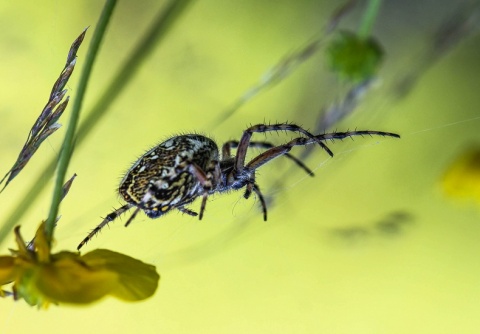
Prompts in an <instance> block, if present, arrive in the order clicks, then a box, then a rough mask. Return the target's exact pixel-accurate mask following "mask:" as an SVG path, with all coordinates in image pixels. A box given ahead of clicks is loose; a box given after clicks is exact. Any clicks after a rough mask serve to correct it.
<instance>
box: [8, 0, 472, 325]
mask: <svg viewBox="0 0 480 334" xmlns="http://www.w3.org/2000/svg"><path fill="white" fill-rule="evenodd" d="M165 4H166V2H165V1H147V0H144V1H122V2H119V4H118V5H117V8H116V10H115V13H114V16H113V18H112V22H111V25H110V27H109V29H108V33H107V35H106V39H105V42H104V44H103V46H102V49H101V52H100V54H99V57H98V60H97V62H96V64H95V68H94V72H93V74H92V78H91V81H90V84H89V87H88V92H87V96H86V100H85V103H84V109H83V110H84V111H85V112H86V113H88V111H89V109H90V108H91V106H92V105H93V104H94V103H95V101H97V100H98V99H99V98H100V97H101V94H102V93H103V92H104V90H105V87H106V86H107V85H108V84H109V83H110V81H111V80H112V78H113V76H114V74H115V73H116V72H117V71H118V69H119V68H120V67H121V66H122V64H123V62H124V61H125V59H126V58H127V57H128V55H129V53H130V52H131V50H132V48H133V47H134V46H135V45H136V43H137V42H138V40H139V38H140V36H142V34H143V32H144V31H145V30H146V29H147V27H148V26H149V24H150V23H151V22H152V21H153V20H154V18H155V17H156V15H158V13H159V12H160V11H161V9H162V8H163V7H164V6H165ZM362 4H363V3H362V2H360V4H359V5H358V6H357V7H356V8H355V9H353V10H352V12H351V13H349V14H348V15H346V17H345V18H344V19H343V20H342V22H341V23H340V26H341V27H342V28H343V29H351V30H355V29H357V28H358V26H359V20H360V18H361V13H362ZM462 4H467V5H472V4H473V5H475V2H473V1H471V2H468V1H465V2H462V1H458V2H455V3H453V2H451V1H427V0H422V1H385V2H384V3H383V5H382V8H381V12H380V15H379V17H378V20H377V22H376V24H375V28H374V35H375V36H376V37H377V39H378V40H379V41H380V43H381V44H382V45H383V47H384V50H385V54H386V58H385V61H384V64H383V67H382V69H381V71H380V72H379V79H378V80H377V82H376V84H375V87H373V88H372V89H371V90H369V92H368V94H367V95H366V96H365V97H364V98H363V99H362V100H361V103H360V105H359V106H358V108H357V109H356V110H355V112H354V113H352V115H350V116H349V117H347V118H345V119H344V120H342V121H341V122H339V123H337V124H335V125H334V127H333V128H332V129H333V130H334V129H335V128H336V129H338V130H346V129H347V128H349V129H353V128H358V129H370V130H384V131H391V132H397V133H400V134H401V135H402V139H400V140H395V139H392V138H365V139H362V138H356V139H355V140H354V141H351V140H348V141H344V142H335V143H333V144H332V145H330V148H331V149H332V150H333V151H334V153H335V154H336V155H335V157H334V158H333V159H331V158H329V157H328V156H326V154H325V153H324V152H323V151H321V150H320V149H315V150H313V151H312V152H311V154H310V155H309V156H308V158H307V159H306V163H307V164H308V165H309V166H310V167H311V168H312V169H314V171H315V174H316V176H315V178H310V177H308V176H307V175H304V173H303V172H302V171H301V170H299V169H296V168H292V165H291V163H290V161H288V160H286V159H277V161H274V162H272V163H271V164H268V165H266V166H265V167H263V168H262V169H261V170H260V172H259V175H258V177H257V180H258V182H259V184H260V186H261V188H262V190H263V192H264V194H265V195H266V197H267V199H268V201H269V220H268V222H263V220H262V217H261V211H260V209H259V203H258V201H256V200H255V199H254V198H253V197H252V198H251V199H249V200H248V201H246V200H244V199H243V196H242V195H243V193H242V192H234V193H231V194H227V195H220V196H218V195H217V196H213V197H211V198H210V199H209V202H208V204H207V211H206V213H205V217H204V220H202V221H198V220H197V219H196V218H194V217H190V216H186V215H182V214H180V213H176V212H175V213H171V214H169V215H167V216H165V217H163V218H162V219H159V220H150V219H148V218H147V217H146V216H144V215H143V214H142V215H139V217H138V218H137V219H136V220H135V221H134V223H132V225H131V226H129V227H128V229H125V228H124V227H123V224H122V222H125V218H123V219H120V221H118V222H115V223H112V224H110V226H109V228H106V229H105V230H104V231H103V232H102V233H101V234H100V235H99V236H98V237H96V238H94V240H92V241H91V242H90V243H89V244H88V245H87V246H86V247H85V251H88V250H92V249H95V248H109V249H112V250H116V251H119V252H122V253H125V254H128V255H131V256H133V257H136V258H139V259H141V260H143V261H145V262H148V263H152V264H154V265H155V266H157V269H158V271H159V272H160V274H161V276H162V278H161V283H160V288H159V290H158V291H157V293H156V294H155V295H154V296H153V297H152V298H150V299H149V300H147V301H145V302H140V303H135V304H129V303H123V302H121V301H118V300H115V299H111V298H106V299H104V300H102V301H100V302H98V303H96V304H94V305H92V306H88V307H80V308H78V307H73V306H66V305H61V306H51V307H50V308H49V309H48V310H47V311H38V310H36V309H35V308H30V307H29V306H28V305H27V304H26V303H24V302H23V301H21V302H18V303H14V302H12V301H11V300H1V303H0V332H1V333H27V332H28V333H32V332H37V333H47V332H48V333H65V332H69V333H85V332H98V333H114V332H115V333H119V332H121V333H128V332H133V331H136V332H141V333H159V332H162V333H246V332H249V333H257V332H258V333H320V332H322V333H454V332H455V333H459V332H461V333H476V332H478V328H480V318H479V317H478V314H479V312H480V304H479V300H480V264H479V261H478V256H479V254H480V242H479V240H480V221H479V218H480V212H479V206H478V205H479V203H478V200H475V198H474V195H473V194H470V193H467V194H466V195H465V196H464V197H463V198H459V196H457V195H458V194H456V193H455V192H451V191H450V192H448V191H445V190H444V186H443V185H444V183H445V181H444V175H445V173H446V171H447V170H449V168H450V166H451V165H452V164H453V163H454V162H455V161H456V160H457V159H458V157H459V156H461V155H462V154H464V153H465V152H468V151H469V150H475V149H476V148H478V146H479V145H480V114H479V102H480V97H479V95H478V77H479V74H480V62H479V59H480V48H479V47H480V37H479V36H478V26H475V24H477V23H476V22H478V6H477V7H475V6H473V7H462ZM102 5H103V3H102V2H101V1H68V2H62V1H58V0H46V1H43V2H42V4H41V5H40V4H39V3H38V2H36V1H27V0H18V1H15V2H13V1H3V2H1V3H0V28H1V29H0V48H1V52H0V60H1V61H0V85H1V86H0V91H1V93H0V96H1V102H0V120H1V125H2V127H1V129H2V131H0V152H2V154H1V159H0V167H1V172H2V173H4V172H5V173H6V172H7V171H8V169H9V168H10V166H11V165H12V164H13V162H14V161H15V159H16V157H17V154H18V152H19V150H20V149H21V147H22V146H23V143H24V141H25V139H26V136H27V134H28V131H29V130H30V127H31V125H32V124H33V122H34V120H35V119H36V117H37V116H38V114H39V112H40V111H41V109H42V108H43V106H44V104H45V102H46V100H47V97H48V94H49V92H50V89H51V86H52V84H53V82H54V81H55V79H56V78H57V76H58V74H59V72H60V70H61V69H62V67H63V65H64V61H65V58H66V54H67V51H68V48H69V47H70V44H71V42H72V41H73V40H74V39H75V37H76V36H78V34H79V33H80V32H81V31H82V30H83V29H84V28H85V27H86V26H91V28H90V29H92V31H93V28H94V25H95V22H96V20H97V19H98V16H99V14H100V11H101V8H102ZM338 5H339V2H337V1H312V0H310V1H308V0H304V1H287V0H281V1H276V2H271V1H253V0H247V1H241V2H234V1H219V0H208V1H201V2H194V3H193V4H192V5H191V6H190V7H189V8H188V10H187V11H186V12H185V13H184V14H183V15H182V16H181V17H180V18H179V19H178V21H177V22H176V24H175V25H174V26H173V28H172V29H171V31H170V32H169V34H168V35H167V36H166V37H165V39H164V40H162V42H161V43H159V44H158V45H157V46H156V47H155V48H154V51H153V52H152V53H151V54H150V56H149V57H148V59H147V60H146V61H145V62H144V63H143V65H142V66H141V68H140V69H139V71H138V72H137V73H136V75H135V76H134V77H133V79H132V80H131V81H130V82H129V84H128V86H127V87H126V89H125V90H124V91H123V93H122V94H121V95H120V96H119V97H118V98H117V99H116V100H115V101H114V103H113V104H111V105H110V106H109V111H108V114H107V115H106V116H105V117H104V118H103V119H102V120H100V121H99V122H98V124H96V125H95V128H94V130H93V131H92V132H91V133H90V134H89V136H88V137H87V139H86V140H85V141H84V142H82V145H81V146H80V147H78V149H77V150H76V151H75V152H74V156H73V160H72V162H71V165H70V168H69V175H71V174H73V173H77V174H78V177H77V179H76V180H75V182H74V184H73V186H72V188H71V190H70V193H69V194H68V196H67V198H66V199H65V200H64V202H63V204H62V206H61V216H62V218H61V220H60V222H59V225H58V228H57V230H56V234H55V238H56V245H55V250H57V251H58V250H61V249H68V250H74V249H75V248H76V246H77V244H78V243H79V242H80V241H81V240H82V239H83V238H84V236H85V235H86V233H88V231H89V230H90V229H91V228H93V227H94V226H96V224H98V223H99V222H100V220H101V218H100V217H101V216H104V215H106V214H107V213H109V212H110V211H111V209H112V208H113V207H118V206H120V205H121V203H122V202H121V200H120V198H119V197H118V195H117V193H116V187H117V185H118V182H119V181H120V179H121V177H122V175H123V174H124V172H125V171H126V170H127V169H128V167H129V166H130V164H131V163H132V162H133V161H134V160H135V159H136V158H137V157H138V156H139V155H141V154H142V152H144V151H145V150H147V149H148V148H150V147H151V146H153V145H155V144H156V143H159V142H161V141H162V140H164V139H166V138H168V137H169V136H172V135H174V134H178V133H185V132H192V131H195V132H201V133H205V134H208V135H209V136H212V137H213V138H215V140H216V141H217V142H218V143H222V142H224V141H226V140H230V139H238V138H239V137H240V135H241V132H242V130H243V129H244V128H246V127H247V126H248V125H249V124H256V123H263V122H264V121H267V122H276V121H280V122H282V121H287V120H288V121H291V122H294V123H297V124H301V125H303V126H305V127H307V128H310V129H314V128H315V124H317V122H318V119H319V117H320V115H321V111H322V110H324V108H328V106H331V105H332V103H334V102H335V101H337V102H338V101H341V100H342V99H343V98H344V96H345V93H346V85H345V83H342V82H341V81H339V80H338V78H337V77H336V76H335V75H334V74H332V73H331V72H330V71H329V70H328V69H327V66H326V62H325V54H324V52H323V50H320V51H319V52H318V53H317V54H316V55H314V56H313V57H311V58H310V59H309V60H308V61H306V62H305V63H304V64H302V65H300V66H298V68H296V70H295V71H294V72H293V73H291V74H290V75H289V76H288V77H287V78H285V79H284V80H283V81H282V82H280V83H279V84H278V85H276V86H275V87H272V88H271V89H268V90H266V91H264V92H262V93H261V94H260V95H259V96H257V97H256V98H254V99H252V100H251V101H249V102H248V103H246V104H245V105H244V106H242V107H241V108H240V109H238V111H237V112H236V113H234V114H233V116H232V117H230V118H228V119H226V120H225V121H223V122H222V123H219V122H218V121H217V120H218V119H219V117H221V115H222V113H224V112H225V111H226V110H228V109H229V108H230V107H231V106H232V105H233V104H234V103H235V101H236V100H237V99H238V98H239V97H240V96H242V94H243V93H244V92H245V91H247V90H248V89H249V88H251V87H252V86H254V85H255V84H256V83H257V82H258V81H259V80H260V79H261V76H262V74H263V73H265V71H266V70H267V69H269V68H271V67H272V66H274V65H275V64H276V63H278V62H279V61H280V60H281V59H282V58H284V57H286V56H288V55H289V54H291V53H292V52H294V51H295V50H298V48H300V47H301V46H304V45H305V44H306V43H307V42H308V41H310V40H312V38H319V37H321V36H322V35H321V34H322V29H323V27H324V25H325V24H326V22H327V21H328V19H329V17H330V16H331V15H332V13H333V12H334V10H335V8H336V7H337V6H338ZM363 5H364V4H363ZM465 8H469V9H465ZM475 12H476V13H477V14H475ZM456 13H457V14H458V13H459V14H458V15H457V14H456ZM474 15H476V16H474ZM472 17H473V19H472ZM449 18H450V19H449ZM445 20H446V21H447V22H454V23H455V22H457V23H458V22H469V25H466V26H467V28H466V30H465V31H463V30H461V29H460V31H462V33H460V35H459V36H460V37H458V38H457V39H456V40H455V39H454V40H455V41H457V40H458V43H456V44H455V43H453V44H452V46H451V47H450V48H449V49H448V52H446V51H445V52H443V51H442V52H440V51H438V52H433V53H432V52H431V45H432V43H433V42H432V41H433V36H434V35H435V32H436V31H438V29H439V27H441V26H442V24H443V22H445ZM449 20H450V21H449ZM468 20H470V21H468ZM472 20H473V21H472ZM472 22H473V23H472ZM92 31H89V32H88V35H87V38H86V41H85V42H84V45H83V46H82V47H81V50H80V52H79V58H78V61H77V69H76V72H75V73H74V75H73V77H72V80H71V81H70V83H69V84H68V86H67V88H69V94H70V95H71V97H72V98H73V99H74V98H75V91H76V87H77V85H76V82H77V80H78V76H79V73H80V68H81V66H82V62H83V60H84V56H85V52H86V50H87V47H88V44H89V42H90V37H91V33H92ZM404 78H407V79H409V81H408V82H409V83H410V85H409V86H408V87H409V88H410V89H409V90H406V91H400V90H399V89H398V86H397V84H398V83H399V82H401V80H402V79H404ZM402 92H403V93H402ZM68 111H69V109H67V112H66V113H65V115H64V116H63V119H62V121H61V123H63V124H66V123H67V120H68V117H69V113H68ZM84 116H85V115H83V116H82V119H83V118H84ZM64 129H65V128H62V129H60V130H59V131H58V132H57V133H56V134H55V135H53V136H52V137H51V138H50V139H48V140H47V141H46V142H45V143H44V145H43V146H42V147H41V148H40V149H39V150H38V152H37V154H36V156H35V157H34V158H33V159H32V161H30V163H29V164H28V166H27V167H26V168H25V170H24V171H23V172H22V173H21V174H20V175H19V176H18V177H17V179H15V180H14V181H13V182H12V183H11V184H10V185H9V186H8V187H7V188H6V190H5V191H4V192H3V193H2V194H0V207H1V210H0V212H1V216H0V219H1V221H2V224H5V223H6V222H7V221H8V219H9V217H10V214H11V212H13V210H14V209H15V208H16V207H17V206H18V203H19V201H20V200H21V199H22V198H24V197H25V195H26V194H27V193H28V192H29V189H30V188H31V187H32V182H36V180H37V177H38V173H39V171H41V170H42V169H43V168H44V166H45V165H46V164H48V162H49V161H50V160H51V159H53V158H54V157H55V156H56V155H57V154H58V151H59V145H60V143H61V140H62V139H63V135H64ZM332 129H330V130H332ZM291 137H292V135H283V134H279V135H277V134H272V135H270V134H268V135H267V137H266V138H267V139H268V140H271V141H273V142H275V143H282V142H285V141H286V140H288V139H289V138H291ZM258 138H262V139H263V138H264V137H263V136H262V135H258ZM293 153H294V154H297V155H298V156H299V155H302V154H304V153H305V149H304V148H297V149H296V150H294V151H293ZM470 177H471V176H470ZM459 179H460V181H459V182H465V183H466V184H474V183H473V182H474V179H472V178H469V177H468V176H465V177H463V176H462V175H460V176H459ZM41 182H44V183H45V186H46V187H45V191H44V192H43V193H42V195H41V196H40V198H39V199H38V200H37V201H35V202H33V203H31V204H29V205H27V206H25V207H23V208H22V209H23V210H25V214H24V216H23V217H22V218H21V221H20V222H19V223H20V224H21V226H22V233H23V235H24V236H26V238H27V236H29V235H33V233H34V231H35V229H36V227H37V226H38V223H39V222H40V221H41V220H42V219H44V218H45V217H46V216H47V215H48V210H49V206H50V200H51V189H52V180H51V179H44V180H42V181H41ZM470 195H471V196H470ZM198 206H199V203H198V202H195V203H194V204H193V205H192V209H195V210H196V209H197V208H198ZM0 247H1V252H2V254H6V253H7V252H8V248H9V247H14V242H13V233H12V234H11V236H10V237H9V238H7V239H6V240H2V243H1V246H0Z"/></svg>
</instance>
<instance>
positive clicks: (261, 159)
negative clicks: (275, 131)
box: [245, 137, 315, 170]
mask: <svg viewBox="0 0 480 334" xmlns="http://www.w3.org/2000/svg"><path fill="white" fill-rule="evenodd" d="M312 143H315V141H313V140H311V139H309V138H305V137H299V138H295V139H292V140H291V141H289V142H288V143H286V144H283V145H279V146H274V147H272V148H270V149H268V150H266V151H265V152H263V153H261V154H259V155H257V156H256V157H255V158H253V159H252V160H251V161H250V162H249V163H248V164H247V165H246V166H245V167H246V168H250V169H252V170H256V169H257V168H259V167H261V166H263V165H264V164H266V163H267V162H269V161H270V160H272V159H275V158H276V157H278V156H281V155H286V154H288V152H289V151H290V150H291V149H292V147H294V146H299V145H306V144H312Z"/></svg>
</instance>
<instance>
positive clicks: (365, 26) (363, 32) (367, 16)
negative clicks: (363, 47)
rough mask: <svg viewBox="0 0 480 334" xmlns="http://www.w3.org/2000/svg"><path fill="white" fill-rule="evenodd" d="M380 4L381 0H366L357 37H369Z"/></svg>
mask: <svg viewBox="0 0 480 334" xmlns="http://www.w3.org/2000/svg"><path fill="white" fill-rule="evenodd" d="M381 3H382V0H368V4H367V8H365V11H364V12H363V17H362V21H361V23H360V28H359V29H358V35H359V36H360V37H361V38H364V39H365V38H368V37H370V34H371V33H372V29H373V25H374V23H375V20H376V19H377V15H378V11H379V9H380V5H381Z"/></svg>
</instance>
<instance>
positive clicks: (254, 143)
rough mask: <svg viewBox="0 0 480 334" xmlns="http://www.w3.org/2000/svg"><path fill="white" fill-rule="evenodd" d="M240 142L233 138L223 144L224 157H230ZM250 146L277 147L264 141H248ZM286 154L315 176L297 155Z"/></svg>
mask: <svg viewBox="0 0 480 334" xmlns="http://www.w3.org/2000/svg"><path fill="white" fill-rule="evenodd" d="M238 144H239V142H238V141H237V140H231V141H228V142H226V143H225V144H223V147H222V157H223V158H224V159H225V158H230V157H231V155H230V149H232V148H237V147H238ZM248 146H249V147H254V148H263V149H270V148H273V147H275V145H273V144H272V143H269V142H264V141H251V142H250V143H248ZM284 156H285V157H287V158H288V159H290V160H292V161H293V162H295V163H296V164H297V166H298V167H300V168H301V169H303V170H304V171H305V172H306V173H307V174H308V175H310V176H314V174H313V172H312V170H311V169H310V168H308V167H307V166H306V165H305V164H304V163H303V162H302V161H301V160H300V159H298V158H296V157H295V156H293V155H291V154H290V153H285V154H284Z"/></svg>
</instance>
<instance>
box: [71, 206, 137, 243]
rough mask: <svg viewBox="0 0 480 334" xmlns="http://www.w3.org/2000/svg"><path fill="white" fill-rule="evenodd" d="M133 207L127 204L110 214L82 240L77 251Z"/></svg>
mask: <svg viewBox="0 0 480 334" xmlns="http://www.w3.org/2000/svg"><path fill="white" fill-rule="evenodd" d="M132 207H133V204H125V205H124V206H122V207H120V208H118V209H117V210H115V211H113V212H112V213H109V214H108V215H107V216H106V217H105V218H104V219H103V221H102V222H101V223H100V224H98V225H97V227H95V228H94V229H93V230H92V231H91V232H90V233H89V234H88V235H87V236H86V237H85V239H83V240H82V242H81V243H80V244H78V246H77V250H80V248H82V247H83V246H84V245H85V244H86V243H87V242H89V241H90V240H91V239H92V238H93V237H94V236H95V235H96V234H97V233H98V232H100V230H101V229H102V228H104V227H105V226H107V225H108V223H110V222H112V221H114V220H115V219H116V218H117V217H118V216H120V215H121V214H122V213H124V212H125V211H128V210H129V209H131V208H132Z"/></svg>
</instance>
